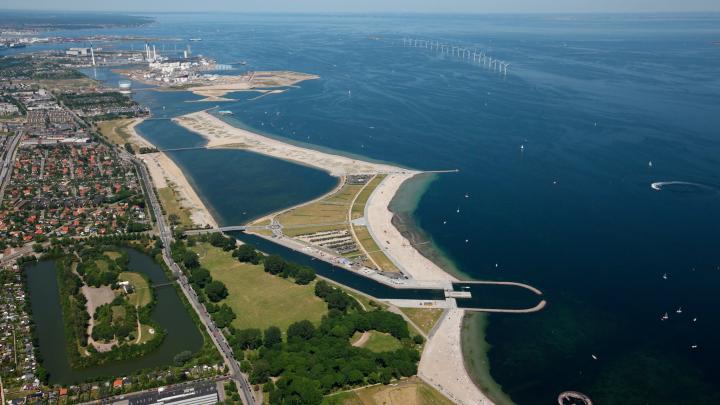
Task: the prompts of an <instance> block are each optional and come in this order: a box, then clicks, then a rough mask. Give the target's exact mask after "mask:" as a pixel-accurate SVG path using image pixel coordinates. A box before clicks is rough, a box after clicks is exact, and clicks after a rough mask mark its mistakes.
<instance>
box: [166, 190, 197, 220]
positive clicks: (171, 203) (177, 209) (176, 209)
mask: <svg viewBox="0 0 720 405" xmlns="http://www.w3.org/2000/svg"><path fill="white" fill-rule="evenodd" d="M157 192H158V197H159V198H160V203H161V204H162V206H163V208H165V214H167V216H168V217H169V216H170V215H172V214H175V215H177V217H178V220H179V223H180V225H181V226H184V227H186V228H189V227H192V226H193V222H192V219H190V211H188V210H186V209H185V208H183V207H182V206H181V205H180V200H179V199H180V197H179V196H178V195H177V193H176V192H175V190H173V189H172V187H164V188H159V189H158V190H157Z"/></svg>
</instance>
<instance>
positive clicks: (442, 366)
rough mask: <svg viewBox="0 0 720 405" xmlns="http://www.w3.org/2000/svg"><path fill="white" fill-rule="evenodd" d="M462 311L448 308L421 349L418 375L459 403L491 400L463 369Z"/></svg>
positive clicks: (486, 404) (481, 403) (475, 404)
mask: <svg viewBox="0 0 720 405" xmlns="http://www.w3.org/2000/svg"><path fill="white" fill-rule="evenodd" d="M464 314H465V311H464V310H462V309H457V308H453V309H449V310H448V312H447V313H446V314H445V316H444V317H443V319H441V320H440V322H442V323H441V324H440V325H438V327H437V328H436V330H435V334H434V335H433V336H431V337H430V339H428V341H427V344H426V345H425V349H424V350H423V354H422V358H421V359H420V365H419V367H418V376H419V377H420V378H422V379H423V380H425V382H427V383H428V384H431V385H432V386H434V387H435V388H437V389H438V390H439V391H440V392H442V393H443V394H445V395H446V396H448V397H449V398H450V399H451V400H453V401H454V402H455V403H457V404H459V405H489V404H492V401H490V399H489V398H488V397H487V396H486V395H485V394H483V392H482V391H480V389H479V388H478V387H477V386H476V385H475V383H473V381H472V380H471V379H470V376H469V375H468V373H467V370H466V369H465V364H464V362H463V354H462V347H461V346H460V345H461V340H460V333H461V331H462V321H463V316H464Z"/></svg>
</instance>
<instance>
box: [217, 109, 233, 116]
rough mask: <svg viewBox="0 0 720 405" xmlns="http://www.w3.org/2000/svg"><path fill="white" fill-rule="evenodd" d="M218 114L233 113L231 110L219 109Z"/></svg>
mask: <svg viewBox="0 0 720 405" xmlns="http://www.w3.org/2000/svg"><path fill="white" fill-rule="evenodd" d="M218 114H220V115H233V112H232V111H230V110H220V111H218Z"/></svg>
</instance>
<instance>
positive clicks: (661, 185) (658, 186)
mask: <svg viewBox="0 0 720 405" xmlns="http://www.w3.org/2000/svg"><path fill="white" fill-rule="evenodd" d="M667 186H688V187H697V188H701V189H704V190H709V191H716V192H717V191H720V190H718V189H717V188H715V187H712V186H708V185H707V184H701V183H693V182H690V181H657V182H655V183H651V184H650V187H651V188H652V189H653V190H657V191H660V190H662V189H663V188H664V187H667Z"/></svg>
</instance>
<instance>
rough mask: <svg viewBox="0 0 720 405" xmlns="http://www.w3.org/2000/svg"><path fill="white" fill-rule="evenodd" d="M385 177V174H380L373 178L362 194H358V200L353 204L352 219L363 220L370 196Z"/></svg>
mask: <svg viewBox="0 0 720 405" xmlns="http://www.w3.org/2000/svg"><path fill="white" fill-rule="evenodd" d="M385 177H386V175H385V174H379V175H377V176H375V177H373V178H372V180H370V182H369V183H368V185H367V186H366V187H365V188H364V189H363V190H362V191H361V192H360V194H358V196H357V199H356V200H355V204H353V207H352V213H351V216H352V219H357V218H361V217H362V216H363V215H365V204H366V203H367V200H368V199H369V198H370V194H372V192H373V191H375V189H376V188H377V186H379V185H380V182H382V181H383V179H384V178H385Z"/></svg>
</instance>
